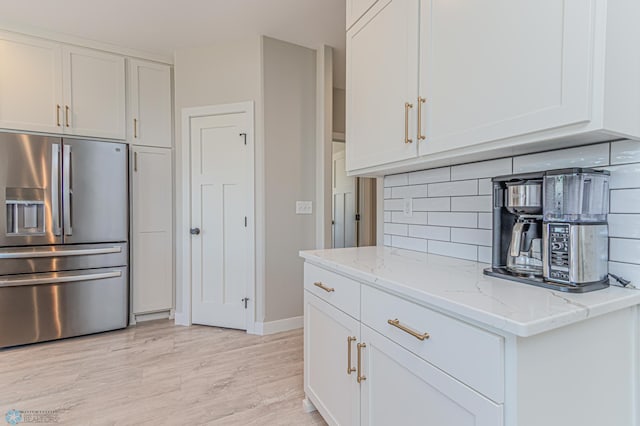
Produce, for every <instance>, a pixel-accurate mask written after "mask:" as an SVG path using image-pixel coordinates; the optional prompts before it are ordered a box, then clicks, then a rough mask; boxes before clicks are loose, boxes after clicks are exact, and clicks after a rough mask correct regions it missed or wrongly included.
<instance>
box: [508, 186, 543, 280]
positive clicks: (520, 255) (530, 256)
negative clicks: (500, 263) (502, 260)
mask: <svg viewBox="0 0 640 426" xmlns="http://www.w3.org/2000/svg"><path fill="white" fill-rule="evenodd" d="M505 186H506V192H505V207H506V209H507V211H508V212H510V213H511V214H513V215H514V216H515V218H516V220H515V223H514V224H513V227H512V229H511V242H510V243H509V248H508V253H507V258H506V259H507V262H506V269H507V270H508V271H510V272H511V273H513V274H516V275H521V276H534V277H541V276H542V272H543V264H542V226H541V225H542V223H541V219H542V180H540V179H523V180H517V179H515V180H512V181H509V182H506V183H505Z"/></svg>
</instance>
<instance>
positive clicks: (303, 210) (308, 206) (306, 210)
mask: <svg viewBox="0 0 640 426" xmlns="http://www.w3.org/2000/svg"><path fill="white" fill-rule="evenodd" d="M312 213H313V203H312V202H311V201H296V214H312Z"/></svg>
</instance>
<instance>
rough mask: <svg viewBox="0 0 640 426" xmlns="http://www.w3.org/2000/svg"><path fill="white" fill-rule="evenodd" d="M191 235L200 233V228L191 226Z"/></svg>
mask: <svg viewBox="0 0 640 426" xmlns="http://www.w3.org/2000/svg"><path fill="white" fill-rule="evenodd" d="M189 232H191V235H200V228H191V230H190V231H189Z"/></svg>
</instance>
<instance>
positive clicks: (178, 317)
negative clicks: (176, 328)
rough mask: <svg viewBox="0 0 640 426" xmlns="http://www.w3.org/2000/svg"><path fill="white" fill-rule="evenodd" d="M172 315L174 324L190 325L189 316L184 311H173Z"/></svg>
mask: <svg viewBox="0 0 640 426" xmlns="http://www.w3.org/2000/svg"><path fill="white" fill-rule="evenodd" d="M174 316H175V324H176V325H184V326H187V327H188V326H190V325H191V318H189V315H188V314H186V313H185V312H174Z"/></svg>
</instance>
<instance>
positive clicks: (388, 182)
mask: <svg viewBox="0 0 640 426" xmlns="http://www.w3.org/2000/svg"><path fill="white" fill-rule="evenodd" d="M408 184H409V178H408V177H407V174H406V173H403V174H400V175H389V176H385V177H384V187H385V188H387V187H391V186H403V185H408Z"/></svg>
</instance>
